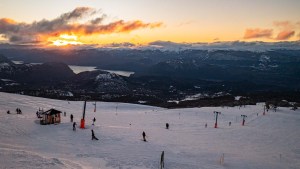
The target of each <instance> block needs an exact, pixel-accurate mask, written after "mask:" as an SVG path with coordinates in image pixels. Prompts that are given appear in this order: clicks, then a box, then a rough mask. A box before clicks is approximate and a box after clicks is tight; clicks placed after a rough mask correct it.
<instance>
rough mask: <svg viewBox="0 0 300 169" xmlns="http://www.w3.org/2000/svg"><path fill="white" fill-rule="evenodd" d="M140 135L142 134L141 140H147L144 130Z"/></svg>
mask: <svg viewBox="0 0 300 169" xmlns="http://www.w3.org/2000/svg"><path fill="white" fill-rule="evenodd" d="M142 135H143V141H145V142H146V141H147V140H146V133H145V132H144V131H143V134H142Z"/></svg>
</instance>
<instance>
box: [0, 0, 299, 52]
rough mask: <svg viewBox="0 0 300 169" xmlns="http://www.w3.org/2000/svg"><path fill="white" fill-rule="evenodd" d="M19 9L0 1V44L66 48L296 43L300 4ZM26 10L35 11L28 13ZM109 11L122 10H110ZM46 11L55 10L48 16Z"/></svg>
mask: <svg viewBox="0 0 300 169" xmlns="http://www.w3.org/2000/svg"><path fill="white" fill-rule="evenodd" d="M1 2H2V1H1ZM19 3H20V5H18V6H16V5H15V3H13V2H11V1H9V0H3V3H1V4H0V5H1V9H2V11H1V16H0V37H1V39H0V40H1V42H7V43H12V44H28V43H31V44H32V43H36V44H39V45H45V46H47V45H52V46H53V45H54V46H66V45H80V44H85V45H89V44H91V45H99V44H113V43H132V44H147V43H151V42H153V41H172V42H178V43H180V42H186V43H197V42H208V43H211V42H217V41H246V42H251V41H264V42H280V41H298V40H300V17H299V16H300V15H299V8H300V1H295V0H274V1H272V2H270V1H261V0H253V1H248V0H239V1H228V0H210V1H208V0H191V1H183V0H174V1H158V0H153V1H151V2H150V1H138V0H129V1H127V2H124V1H121V0H116V1H83V0H78V1H74V0H64V2H63V3H61V1H59V0H53V1H50V2H49V3H47V5H45V4H41V3H40V2H39V1H37V0H22V1H20V2H19ZM28 4H37V5H38V6H39V7H38V8H34V9H32V8H33V6H31V5H28ZM115 6H122V8H120V9H119V10H115ZM49 7H55V8H57V10H55V11H53V10H52V11H49V10H48V9H50V8H49ZM153 9H155V12H154V11H153ZM11 11H14V12H11ZM253 11H256V12H255V13H253Z"/></svg>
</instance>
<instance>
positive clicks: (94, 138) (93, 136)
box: [92, 129, 98, 140]
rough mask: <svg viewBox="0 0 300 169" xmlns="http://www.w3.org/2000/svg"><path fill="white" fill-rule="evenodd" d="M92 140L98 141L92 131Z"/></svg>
mask: <svg viewBox="0 0 300 169" xmlns="http://www.w3.org/2000/svg"><path fill="white" fill-rule="evenodd" d="M92 140H98V138H97V137H96V136H95V134H94V130H93V129H92Z"/></svg>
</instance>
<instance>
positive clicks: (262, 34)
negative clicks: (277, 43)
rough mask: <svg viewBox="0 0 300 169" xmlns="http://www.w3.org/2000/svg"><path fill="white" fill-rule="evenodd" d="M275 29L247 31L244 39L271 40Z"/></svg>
mask: <svg viewBox="0 0 300 169" xmlns="http://www.w3.org/2000/svg"><path fill="white" fill-rule="evenodd" d="M272 34H273V29H259V28H256V29H247V30H246V31H245V34H244V39H253V38H271V36H272Z"/></svg>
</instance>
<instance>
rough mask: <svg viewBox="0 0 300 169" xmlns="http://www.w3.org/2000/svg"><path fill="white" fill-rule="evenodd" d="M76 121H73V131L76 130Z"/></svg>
mask: <svg viewBox="0 0 300 169" xmlns="http://www.w3.org/2000/svg"><path fill="white" fill-rule="evenodd" d="M76 125H77V124H76V122H74V123H73V131H76Z"/></svg>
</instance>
